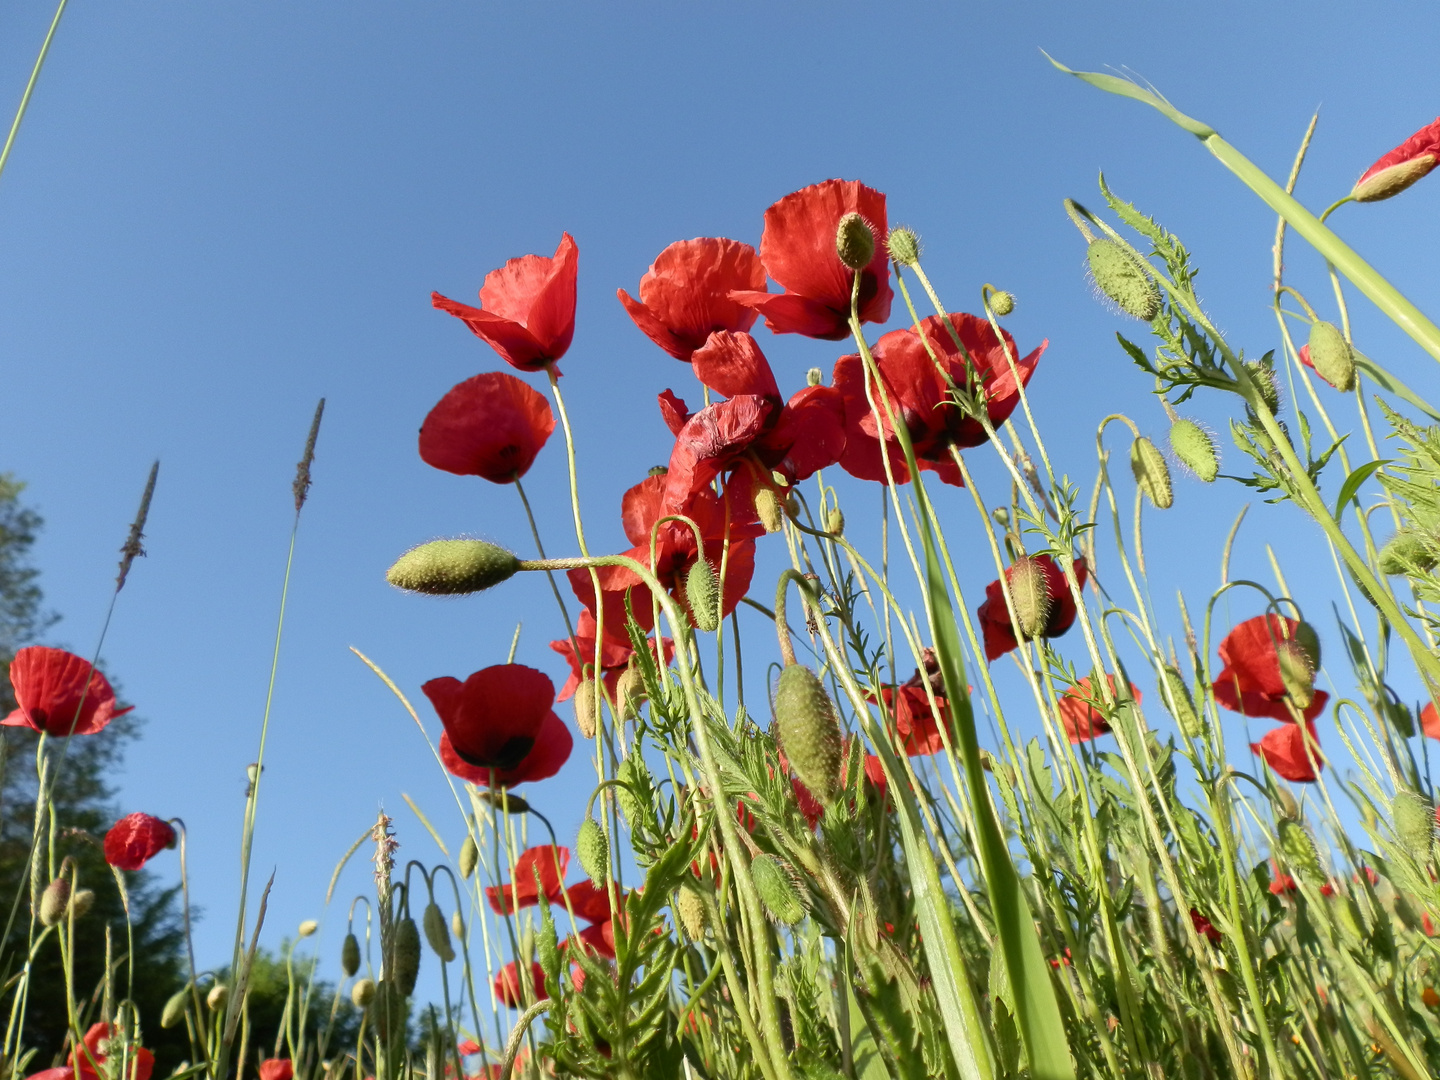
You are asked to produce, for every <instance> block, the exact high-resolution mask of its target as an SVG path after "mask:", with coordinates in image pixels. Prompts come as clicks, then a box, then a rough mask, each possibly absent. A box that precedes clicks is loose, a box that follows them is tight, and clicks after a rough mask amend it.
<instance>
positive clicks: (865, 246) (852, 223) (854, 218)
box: [835, 210, 875, 270]
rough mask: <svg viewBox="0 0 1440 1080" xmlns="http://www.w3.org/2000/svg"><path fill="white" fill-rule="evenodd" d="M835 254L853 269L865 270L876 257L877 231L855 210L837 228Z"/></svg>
mask: <svg viewBox="0 0 1440 1080" xmlns="http://www.w3.org/2000/svg"><path fill="white" fill-rule="evenodd" d="M835 254H837V255H839V256H840V261H841V262H842V263H844V264H845V265H846V266H848V267H849V268H850V269H851V270H864V269H865V267H867V266H869V265H870V260H871V259H873V258H874V257H875V233H874V232H872V231H871V229H870V226H869V225H868V224H866V222H865V219H864V218H863V217H861V216H860V215H859V214H857V213H855V212H854V211H853V210H852V211H851V212H850V213H848V214H846V215H845V216H844V217H842V218H841V219H840V224H839V225H838V226H836V228H835Z"/></svg>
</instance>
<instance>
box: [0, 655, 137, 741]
mask: <svg viewBox="0 0 1440 1080" xmlns="http://www.w3.org/2000/svg"><path fill="white" fill-rule="evenodd" d="M10 685H11V686H13V687H14V688H15V702H16V704H17V705H18V706H19V708H17V709H16V710H15V711H14V712H12V713H11V714H10V715H9V716H7V717H6V718H5V719H4V720H0V724H8V725H10V726H11V727H28V728H32V729H33V730H35V731H43V732H46V733H47V734H50V735H56V736H60V737H64V736H67V735H93V734H94V733H95V732H97V731H99V730H100V729H101V728H103V727H104V726H105V725H106V724H108V723H110V721H111V720H113V719H114V718H115V717H117V716H123V715H125V713H128V712H129V711H130V709H131V708H134V706H133V705H132V706H130V708H125V709H117V708H115V691H114V690H112V689H111V688H110V683H109V681H108V680H107V679H106V678H105V676H104V675H102V674H100V672H99V671H97V670H95V668H94V667H93V666H92V665H91V663H90V661H88V660H82V659H81V658H80V657H78V656H76V655H75V654H74V653H68V652H66V651H65V650H64V649H51V648H47V647H46V646H44V645H31V646H29V647H28V648H24V649H21V650H20V651H19V652H17V653H16V654H15V659H14V660H12V661H10Z"/></svg>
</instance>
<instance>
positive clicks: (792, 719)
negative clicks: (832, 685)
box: [775, 664, 843, 806]
mask: <svg viewBox="0 0 1440 1080" xmlns="http://www.w3.org/2000/svg"><path fill="white" fill-rule="evenodd" d="M775 722H776V726H777V727H778V728H779V732H780V743H781V746H782V747H783V748H784V750H785V756H786V757H787V758H788V759H789V761H790V767H791V768H792V769H794V770H795V775H796V776H797V777H799V779H800V782H801V783H802V784H804V785H805V786H806V787H807V788H809V789H810V792H811V794H813V795H814V796H815V798H817V799H819V800H820V804H821V805H822V806H830V805H831V804H833V803H834V802H835V800H836V799H837V798H838V797H839V795H840V790H841V786H842V785H841V778H840V773H841V765H842V764H843V761H842V756H843V748H842V746H841V743H840V721H839V719H838V718H837V717H836V715H835V706H834V704H833V703H832V702H831V700H830V695H829V694H827V693H826V692H825V686H824V684H822V683H821V682H820V679H819V677H818V676H817V675H816V674H815V673H814V672H813V671H811V670H810V669H809V668H807V667H805V666H804V665H803V664H787V665H786V667H785V670H783V671H782V672H780V681H779V684H778V686H777V687H776V689H775Z"/></svg>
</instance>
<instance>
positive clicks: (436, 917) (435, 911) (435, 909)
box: [421, 900, 455, 964]
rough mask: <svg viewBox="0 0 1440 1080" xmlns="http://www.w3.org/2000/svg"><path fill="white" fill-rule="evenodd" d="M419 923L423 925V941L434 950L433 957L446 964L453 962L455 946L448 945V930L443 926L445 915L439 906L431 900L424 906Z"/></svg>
mask: <svg viewBox="0 0 1440 1080" xmlns="http://www.w3.org/2000/svg"><path fill="white" fill-rule="evenodd" d="M421 921H422V922H423V923H424V924H425V940H426V941H428V942H429V943H430V948H432V949H433V950H435V955H436V956H438V957H440V959H441V960H443V961H444V962H445V963H447V964H448V963H451V962H452V961H454V959H455V946H454V945H452V944H451V943H450V928H449V927H448V926H446V925H445V913H444V912H442V911H441V910H440V905H439V904H437V903H435V901H433V900H432V901H430V903H428V904H426V905H425V914H424V915H423V916H421Z"/></svg>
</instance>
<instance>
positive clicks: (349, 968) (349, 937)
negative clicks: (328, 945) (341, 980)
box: [340, 932, 360, 979]
mask: <svg viewBox="0 0 1440 1080" xmlns="http://www.w3.org/2000/svg"><path fill="white" fill-rule="evenodd" d="M340 970H341V971H343V972H344V973H345V977H346V978H347V979H348V978H350V977H351V976H353V975H354V974H355V973H356V972H357V971H359V970H360V939H359V938H357V937H356V936H355V934H354V933H353V932H351V933H349V934H346V935H345V940H344V941H342V942H341V943H340Z"/></svg>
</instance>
